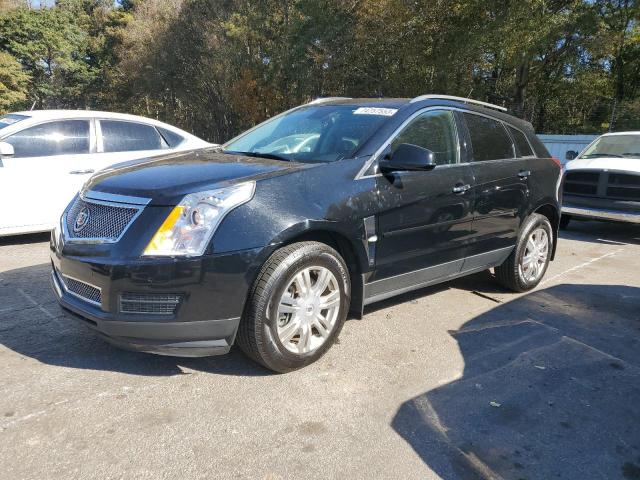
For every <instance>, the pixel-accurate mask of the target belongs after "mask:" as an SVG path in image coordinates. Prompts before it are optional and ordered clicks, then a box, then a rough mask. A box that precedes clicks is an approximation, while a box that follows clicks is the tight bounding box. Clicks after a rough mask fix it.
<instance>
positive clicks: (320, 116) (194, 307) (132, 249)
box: [51, 95, 561, 372]
mask: <svg viewBox="0 0 640 480" xmlns="http://www.w3.org/2000/svg"><path fill="white" fill-rule="evenodd" d="M500 110H503V109H502V108H501V107H497V106H494V105H489V104H484V103H482V102H477V101H474V100H469V99H462V98H456V97H446V96H438V95H425V96H422V97H417V98H414V99H412V100H409V99H371V100H367V99H364V100H363V99H348V98H332V99H321V100H316V101H314V102H311V103H310V104H307V105H303V106H300V107H297V108H294V109H292V110H289V111H287V112H285V113H283V114H281V115H278V116H276V117H274V118H272V119H270V120H268V121H266V122H264V123H262V124H261V125H259V126H257V127H255V128H253V129H251V130H249V131H247V132H245V133H243V134H242V135H240V136H238V137H236V138H234V139H233V140H231V141H229V142H228V143H226V144H225V145H223V146H221V147H214V148H210V149H205V150H199V151H192V152H187V153H184V152H183V153H177V154H170V155H167V156H164V157H156V158H153V159H148V160H142V161H133V162H127V163H122V164H119V165H117V166H114V167H111V168H109V169H106V170H103V171H101V172H98V173H97V174H95V175H94V176H93V177H92V178H91V179H90V180H89V181H88V182H87V184H86V185H85V186H84V188H83V189H82V191H81V192H80V193H79V194H78V195H77V197H76V198H75V199H74V200H73V201H72V202H71V204H70V205H69V206H68V207H67V209H66V211H65V212H64V214H63V215H62V218H61V221H60V226H59V228H57V229H56V230H55V231H54V232H53V234H52V239H51V263H52V267H53V271H52V283H53V288H54V290H55V292H56V295H57V298H58V300H59V302H60V304H61V305H62V307H64V309H66V310H68V311H69V312H71V313H73V314H74V316H75V317H77V318H78V319H81V320H82V321H84V323H86V324H87V325H89V326H90V327H92V328H93V329H95V330H96V331H97V332H98V333H99V334H101V335H102V336H104V338H106V339H107V340H108V341H109V342H112V343H114V344H116V345H119V346H122V347H124V348H129V349H135V350H139V351H143V352H151V353H159V354H169V355H176V356H205V355H215V354H221V353H226V352H228V351H229V349H230V347H231V345H232V344H233V343H234V342H237V343H238V344H239V345H240V347H241V348H242V349H243V350H244V351H245V352H246V353H247V354H248V355H249V356H250V357H251V358H253V359H255V360H256V361H258V362H260V363H262V364H263V365H265V366H266V367H268V368H270V369H273V370H275V371H278V372H286V371H290V370H293V369H296V368H300V367H302V366H305V365H307V364H309V363H311V362H313V361H315V360H317V359H318V358H319V357H321V356H322V355H323V354H324V353H325V352H326V351H327V349H328V348H329V347H330V346H331V345H332V344H333V342H334V341H335V339H336V337H337V336H338V334H339V333H340V330H341V328H342V325H343V323H344V321H345V318H346V317H347V314H348V312H351V313H352V314H353V315H355V316H361V315H362V312H363V308H364V306H365V305H367V304H370V303H373V302H376V301H378V300H382V299H386V298H389V297H392V296H394V295H398V294H400V293H403V292H407V291H409V290H414V289H417V288H421V287H424V286H426V285H431V284H434V283H438V282H443V281H446V280H450V279H452V278H455V277H459V276H461V275H467V274H470V273H474V272H478V271H482V270H486V269H489V268H495V276H496V278H497V280H498V281H499V282H500V283H502V284H503V285H505V286H506V287H508V288H510V289H512V290H515V291H519V292H521V291H525V290H529V289H531V288H533V287H535V286H536V285H537V284H538V283H539V282H540V279H541V278H542V276H543V275H544V273H545V271H546V269H547V266H548V264H549V261H550V260H551V259H553V256H554V253H555V247H556V240H557V235H556V233H557V229H558V221H559V216H560V215H559V212H560V204H561V201H560V200H561V199H560V184H561V176H560V165H559V162H558V161H557V160H555V159H552V158H550V156H549V153H548V152H547V150H546V149H545V148H544V146H543V145H542V144H541V143H540V141H539V140H538V139H537V138H536V136H535V134H534V132H533V129H532V127H531V125H530V124H529V123H526V122H523V121H522V120H519V119H517V118H514V117H512V116H510V115H507V114H505V113H502V112H501V111H500Z"/></svg>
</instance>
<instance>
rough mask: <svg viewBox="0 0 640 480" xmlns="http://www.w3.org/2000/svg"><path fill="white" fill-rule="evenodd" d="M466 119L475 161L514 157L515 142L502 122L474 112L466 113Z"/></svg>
mask: <svg viewBox="0 0 640 480" xmlns="http://www.w3.org/2000/svg"><path fill="white" fill-rule="evenodd" d="M464 119H465V121H466V124H467V130H469V136H470V137H471V146H472V148H473V160H474V161H475V162H484V161H487V160H502V159H506V158H513V144H512V143H511V138H509V135H508V134H507V131H506V130H505V129H504V126H503V125H502V123H501V122H498V121H497V120H493V119H492V118H489V117H484V116H482V115H474V114H472V113H465V114H464Z"/></svg>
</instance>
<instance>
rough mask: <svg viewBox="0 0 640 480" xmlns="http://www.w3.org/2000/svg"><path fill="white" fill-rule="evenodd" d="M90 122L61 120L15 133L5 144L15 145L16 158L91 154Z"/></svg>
mask: <svg viewBox="0 0 640 480" xmlns="http://www.w3.org/2000/svg"><path fill="white" fill-rule="evenodd" d="M89 139H90V134H89V122H88V121H87V120H60V121H55V122H48V123H42V124H40V125H35V126H33V127H30V128H25V129H24V130H22V131H20V132H17V133H14V134H13V135H11V136H10V137H7V138H5V139H4V140H3V142H7V143H10V144H11V145H13V149H14V151H15V156H14V158H25V157H45V156H50V155H77V154H83V153H89V144H90V141H89Z"/></svg>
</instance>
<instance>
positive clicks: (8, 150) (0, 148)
mask: <svg viewBox="0 0 640 480" xmlns="http://www.w3.org/2000/svg"><path fill="white" fill-rule="evenodd" d="M14 153H15V152H14V150H13V145H11V144H10V143H7V142H0V157H11V156H13V154H14Z"/></svg>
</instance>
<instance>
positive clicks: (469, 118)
mask: <svg viewBox="0 0 640 480" xmlns="http://www.w3.org/2000/svg"><path fill="white" fill-rule="evenodd" d="M460 116H461V117H462V119H463V121H464V124H465V127H466V135H467V140H468V142H469V145H470V146H471V151H472V159H473V162H472V166H473V176H474V178H475V195H474V196H475V202H474V205H473V216H474V220H473V230H474V238H473V243H472V244H471V248H470V252H469V255H470V256H473V255H480V254H487V253H489V252H497V253H499V251H500V250H502V249H507V248H508V247H511V246H513V245H515V243H516V238H517V234H518V229H519V227H520V222H521V219H522V218H523V217H524V215H525V213H526V212H525V209H526V206H527V201H528V197H529V188H528V177H529V175H530V173H531V172H529V171H528V170H527V164H528V160H526V159H525V158H521V157H518V155H517V152H516V149H515V145H514V142H513V140H512V137H511V135H510V134H509V132H508V129H507V128H508V127H507V126H506V125H505V124H504V123H503V122H501V121H499V120H497V119H495V118H492V117H489V116H486V115H482V114H478V113H472V112H464V113H462V114H460ZM472 261H473V259H471V260H470V261H469V262H468V263H467V264H465V270H466V269H468V268H472V267H473V265H471V263H472ZM478 261H480V262H484V261H486V258H485V257H484V256H481V257H478Z"/></svg>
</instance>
